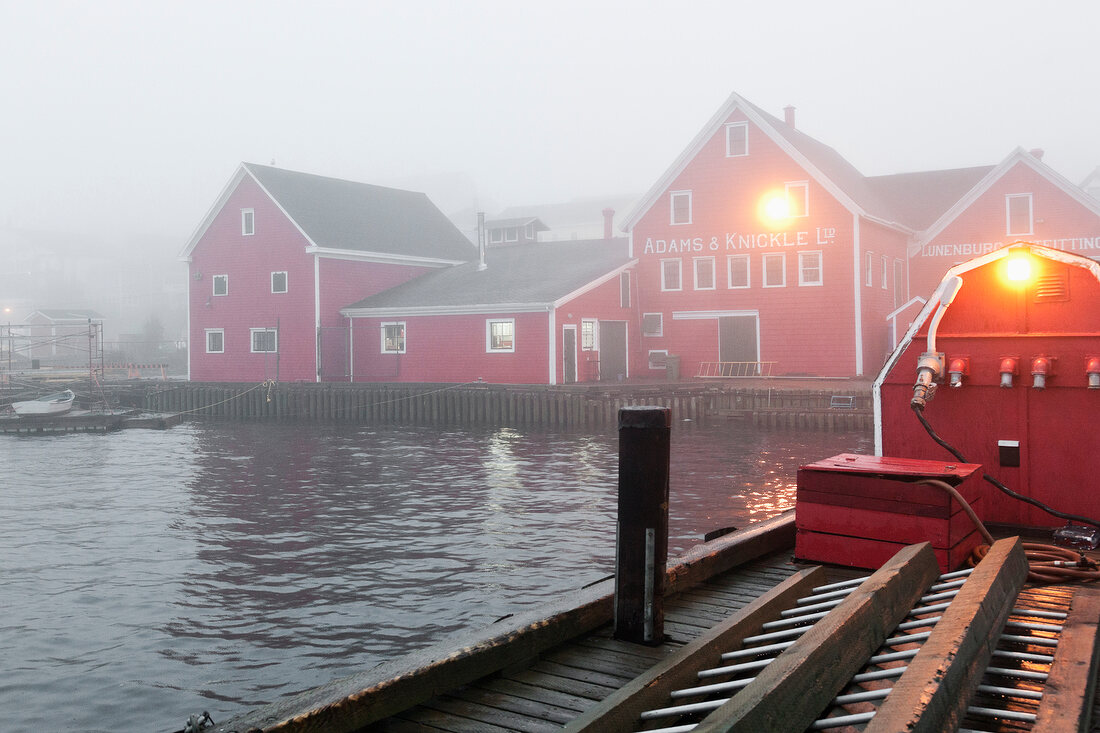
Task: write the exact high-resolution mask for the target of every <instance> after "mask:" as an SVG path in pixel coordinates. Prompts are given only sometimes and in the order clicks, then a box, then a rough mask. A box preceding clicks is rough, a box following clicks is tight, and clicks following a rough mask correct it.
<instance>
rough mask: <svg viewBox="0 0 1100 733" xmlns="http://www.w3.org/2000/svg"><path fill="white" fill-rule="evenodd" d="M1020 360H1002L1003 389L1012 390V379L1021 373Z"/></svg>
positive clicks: (1009, 357)
mask: <svg viewBox="0 0 1100 733" xmlns="http://www.w3.org/2000/svg"><path fill="white" fill-rule="evenodd" d="M1018 365H1019V359H1017V358H1016V357H1015V356H1006V357H1004V358H1002V359H1001V387H1003V388H1004V389H1012V378H1013V377H1014V376H1016V375H1017V374H1019V373H1020V370H1019V366H1018Z"/></svg>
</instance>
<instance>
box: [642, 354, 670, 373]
mask: <svg viewBox="0 0 1100 733" xmlns="http://www.w3.org/2000/svg"><path fill="white" fill-rule="evenodd" d="M657 354H660V355H661V356H663V357H665V359H666V360H667V359H668V349H650V350H649V355H648V356H647V358H646V362H647V363H646V366H648V367H649V368H650V369H654V370H656V369H667V368H668V362H667V361H665V362H664V363H661V364H654V363H653V357H654V356H656V355H657Z"/></svg>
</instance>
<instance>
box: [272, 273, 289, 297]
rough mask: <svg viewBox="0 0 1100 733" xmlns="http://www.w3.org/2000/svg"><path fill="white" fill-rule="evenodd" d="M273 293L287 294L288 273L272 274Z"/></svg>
mask: <svg viewBox="0 0 1100 733" xmlns="http://www.w3.org/2000/svg"><path fill="white" fill-rule="evenodd" d="M271 292H273V293H285V292H286V272H273V273H271Z"/></svg>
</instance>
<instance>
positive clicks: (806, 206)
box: [786, 181, 810, 218]
mask: <svg viewBox="0 0 1100 733" xmlns="http://www.w3.org/2000/svg"><path fill="white" fill-rule="evenodd" d="M786 188H787V216H788V217H791V218H794V217H798V216H809V215H810V184H808V183H807V182H806V181H795V182H792V183H788V184H786Z"/></svg>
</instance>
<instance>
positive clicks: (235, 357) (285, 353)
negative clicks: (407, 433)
mask: <svg viewBox="0 0 1100 733" xmlns="http://www.w3.org/2000/svg"><path fill="white" fill-rule="evenodd" d="M476 255H477V252H476V250H475V249H474V247H473V246H472V245H471V244H470V242H469V241H468V240H467V239H466V238H465V237H464V236H463V235H462V233H461V232H460V231H458V229H456V228H455V226H454V225H453V224H452V223H451V222H450V221H448V220H447V218H446V217H445V216H443V214H442V213H441V212H440V211H439V210H438V209H437V208H436V207H435V206H434V205H433V204H432V203H431V201H429V200H428V197H427V196H425V195H424V194H422V193H414V192H411V191H400V190H397V189H391V188H384V187H381V186H371V185H368V184H364V183H355V182H351V181H344V180H339V179H335V178H326V177H323V176H315V175H310V174H306V173H296V172H293V171H287V170H282V169H279V168H271V167H268V166H261V165H254V164H251V163H245V164H242V165H241V166H240V168H238V170H237V172H236V173H235V174H234V176H233V177H232V179H231V180H230V181H229V183H228V184H227V185H226V187H225V189H224V190H223V191H222V193H221V195H220V196H219V197H218V199H217V201H215V203H214V206H213V207H212V208H211V210H210V213H209V214H208V215H207V216H206V218H205V219H204V220H203V222H202V224H201V225H200V226H199V227H198V229H197V230H196V231H195V233H194V235H192V237H191V240H190V241H189V242H188V244H187V247H186V248H185V249H184V251H183V254H182V257H183V258H184V259H185V260H186V261H187V262H188V263H189V266H188V274H189V277H188V331H189V334H190V344H191V348H190V349H189V373H190V378H191V379H192V380H195V381H236V382H248V381H260V380H263V379H281V380H283V381H315V380H316V381H322V380H330V381H331V380H347V379H348V378H349V373H348V357H349V353H348V332H347V324H346V320H345V319H344V317H343V316H341V315H340V309H341V308H342V307H344V306H345V305H347V304H348V303H351V302H354V301H356V300H359V299H361V298H364V297H366V296H368V295H371V294H373V293H377V292H380V291H383V290H386V289H389V288H392V287H393V286H395V285H398V284H400V283H403V282H405V281H407V280H411V279H413V278H415V277H418V276H420V275H423V274H424V273H425V272H430V271H432V270H435V269H439V268H447V267H452V266H454V265H458V264H461V263H463V262H465V261H467V260H470V259H472V258H474V257H476Z"/></svg>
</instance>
